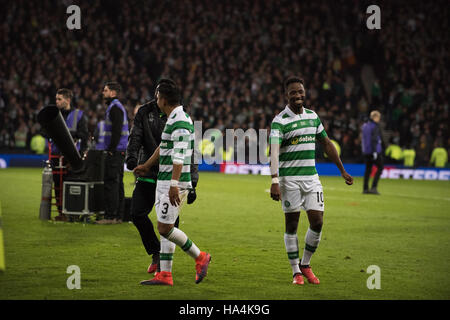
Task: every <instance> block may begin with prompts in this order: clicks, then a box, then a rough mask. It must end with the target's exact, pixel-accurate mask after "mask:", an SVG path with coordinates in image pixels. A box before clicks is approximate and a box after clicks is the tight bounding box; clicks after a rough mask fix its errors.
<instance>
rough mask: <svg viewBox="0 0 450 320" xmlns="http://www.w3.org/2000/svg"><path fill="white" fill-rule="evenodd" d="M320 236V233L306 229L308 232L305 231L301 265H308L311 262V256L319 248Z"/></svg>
mask: <svg viewBox="0 0 450 320" xmlns="http://www.w3.org/2000/svg"><path fill="white" fill-rule="evenodd" d="M321 236H322V231H321V232H315V231H313V230H311V229H310V228H308V231H306V236H305V250H303V257H302V265H309V263H310V261H311V256H312V255H313V253H314V252H315V251H316V249H317V247H318V246H319V242H320V237H321Z"/></svg>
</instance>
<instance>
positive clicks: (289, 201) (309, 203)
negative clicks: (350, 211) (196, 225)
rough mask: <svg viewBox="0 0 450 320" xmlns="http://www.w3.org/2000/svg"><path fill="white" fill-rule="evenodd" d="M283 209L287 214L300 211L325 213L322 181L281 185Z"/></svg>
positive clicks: (294, 182)
mask: <svg viewBox="0 0 450 320" xmlns="http://www.w3.org/2000/svg"><path fill="white" fill-rule="evenodd" d="M280 191H281V207H282V208H283V211H284V212H285V213H289V212H300V210H305V211H309V210H316V211H324V209H325V203H324V199H323V188H322V184H321V183H320V180H318V179H317V180H306V181H289V186H288V187H286V185H284V184H280Z"/></svg>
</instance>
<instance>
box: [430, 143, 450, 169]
mask: <svg viewBox="0 0 450 320" xmlns="http://www.w3.org/2000/svg"><path fill="white" fill-rule="evenodd" d="M434 146H435V148H434V149H433V152H432V153H431V160H430V164H431V165H434V166H435V167H436V168H444V167H445V166H446V165H447V162H448V153H447V150H445V149H444V148H442V143H441V142H439V141H436V143H435V145H434Z"/></svg>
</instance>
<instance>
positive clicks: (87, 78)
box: [0, 0, 450, 165]
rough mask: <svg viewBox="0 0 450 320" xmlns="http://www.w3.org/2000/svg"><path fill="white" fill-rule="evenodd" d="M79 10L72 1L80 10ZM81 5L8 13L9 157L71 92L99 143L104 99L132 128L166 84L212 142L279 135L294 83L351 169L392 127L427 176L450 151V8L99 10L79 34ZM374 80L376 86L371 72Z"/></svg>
mask: <svg viewBox="0 0 450 320" xmlns="http://www.w3.org/2000/svg"><path fill="white" fill-rule="evenodd" d="M69 2H70V1H69ZM69 2H68V1H61V0H59V1H56V0H53V1H51V0H44V1H26V0H18V1H3V0H2V1H0V3H1V6H2V8H5V9H6V10H2V12H1V13H0V34H1V35H2V36H1V37H0V47H1V48H2V49H1V51H2V59H1V61H0V150H2V152H4V151H10V152H11V151H17V150H28V148H29V145H30V141H31V137H33V136H34V135H35V134H36V133H37V132H38V131H39V125H38V124H37V122H36V114H37V113H38V111H39V110H40V109H41V108H42V107H43V106H44V105H46V104H48V103H54V99H55V93H56V90H57V89H58V88H62V87H64V88H70V89H71V90H73V92H74V94H75V98H76V100H75V105H76V106H77V107H79V108H81V109H82V110H84V112H85V113H86V115H87V117H88V120H89V131H90V133H91V134H93V133H94V130H95V128H96V125H97V122H98V121H100V119H101V118H102V117H103V113H104V110H105V105H104V104H103V102H102V99H101V89H102V86H103V84H104V83H105V82H106V81H108V80H114V81H118V82H120V83H121V85H122V88H123V92H124V96H123V97H122V99H121V100H122V102H123V104H124V105H126V107H127V110H128V113H129V117H130V119H132V118H133V115H134V110H135V107H136V106H137V105H139V104H142V103H144V102H145V101H148V100H149V99H151V98H152V97H153V92H154V89H155V83H156V82H157V80H158V79H159V78H160V77H161V76H166V77H170V78H173V79H174V80H176V81H177V82H178V83H179V84H180V86H181V87H182V90H183V100H184V102H185V104H186V105H187V106H188V107H189V110H190V111H189V112H190V114H191V116H193V118H194V120H196V121H198V120H201V121H203V130H206V129H208V128H218V129H220V130H224V129H226V128H243V129H244V130H245V129H247V128H255V129H264V128H265V129H269V128H270V123H271V121H272V119H273V117H274V115H275V114H276V113H277V112H279V111H280V110H282V109H283V108H284V105H285V100H284V95H283V80H284V79H285V78H286V77H287V76H288V75H291V74H297V75H300V76H301V77H303V78H304V80H305V87H306V90H307V102H306V105H307V106H310V107H311V109H313V110H315V111H316V112H317V113H318V114H319V116H320V118H321V120H322V122H323V123H324V126H325V129H326V131H327V133H328V135H329V136H330V138H331V139H334V140H336V141H337V142H338V143H339V145H340V146H341V151H342V154H341V156H342V158H343V159H344V160H345V161H352V162H362V155H361V140H360V128H361V125H362V123H363V122H364V121H365V120H366V119H367V116H368V113H369V112H370V111H371V110H373V109H378V110H380V112H381V114H382V121H381V123H382V127H383V128H384V134H385V143H386V146H387V143H388V141H390V142H392V143H395V144H397V145H400V146H402V147H407V146H410V147H413V148H414V149H415V150H416V152H417V163H418V164H421V165H428V164H429V158H430V155H431V152H432V149H433V147H434V146H435V145H438V144H439V145H442V146H443V147H444V148H445V149H446V150H448V147H449V145H450V139H449V131H448V122H449V117H448V101H449V98H450V92H449V90H450V89H449V85H448V83H449V80H450V79H449V70H448V68H447V67H445V66H448V65H450V63H449V59H450V55H449V41H450V36H449V30H450V26H449V23H450V17H449V11H448V10H442V9H441V8H446V7H447V5H448V4H447V2H446V1H445V0H444V1H440V0H438V1H433V2H426V1H416V0H414V1H408V2H401V1H395V2H393V1H381V2H380V4H379V5H380V7H381V14H382V25H381V30H368V29H367V27H366V19H367V17H368V14H366V8H367V6H368V5H370V3H368V2H367V1H343V0H342V1H306V2H301V3H300V2H292V1H285V0H280V1H273V0H268V1H262V0H258V1H240V0H231V1H221V2H218V1H206V0H194V1H178V0H175V1H148V2H144V1H116V0H105V1H92V2H89V3H88V2H85V3H82V4H79V6H80V8H81V29H80V30H68V29H67V27H66V19H67V18H68V16H69V15H68V14H67V13H66V8H67V6H68V5H70V4H71V3H69ZM367 66H370V67H371V68H372V70H373V81H370V83H371V86H370V87H368V88H367V87H365V86H364V83H365V81H367V79H365V78H364V76H362V75H363V74H365V73H364V72H363V71H364V70H363V69H364V68H366V67H367Z"/></svg>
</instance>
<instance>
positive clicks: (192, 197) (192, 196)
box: [187, 188, 197, 204]
mask: <svg viewBox="0 0 450 320" xmlns="http://www.w3.org/2000/svg"><path fill="white" fill-rule="evenodd" d="M195 199H197V193H196V192H195V188H194V189H192V190H190V191H189V194H188V196H187V204H192V203H194V201H195Z"/></svg>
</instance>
